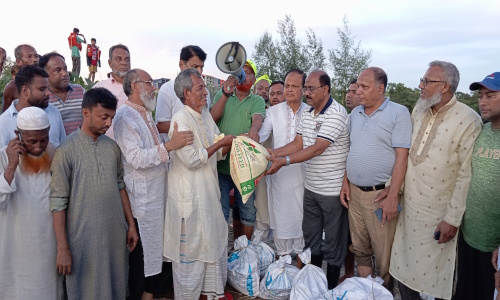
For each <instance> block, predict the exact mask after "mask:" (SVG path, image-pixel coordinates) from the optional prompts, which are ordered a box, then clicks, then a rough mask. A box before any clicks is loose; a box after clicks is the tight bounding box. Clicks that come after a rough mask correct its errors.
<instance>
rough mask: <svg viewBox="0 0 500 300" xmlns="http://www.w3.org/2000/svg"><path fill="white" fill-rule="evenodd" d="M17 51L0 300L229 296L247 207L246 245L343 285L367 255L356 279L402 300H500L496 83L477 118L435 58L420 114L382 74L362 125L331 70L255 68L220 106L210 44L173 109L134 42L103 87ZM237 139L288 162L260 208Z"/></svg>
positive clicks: (188, 70) (180, 85)
mask: <svg viewBox="0 0 500 300" xmlns="http://www.w3.org/2000/svg"><path fill="white" fill-rule="evenodd" d="M14 55H15V58H16V65H17V66H19V69H18V71H17V73H16V74H15V79H14V80H13V81H11V82H9V84H8V85H7V86H6V88H5V92H4V99H3V103H2V108H3V109H2V112H3V113H2V114H1V115H0V128H1V130H0V253H1V254H2V255H1V256H0V298H1V299H24V298H26V299H30V298H37V299H125V298H127V299H153V297H154V296H155V295H158V294H160V293H162V292H163V291H164V289H165V288H168V287H169V281H170V280H172V281H173V288H174V294H175V298H176V299H223V298H229V297H230V296H229V295H227V294H225V293H224V289H225V285H226V280H227V255H228V224H227V222H228V220H229V214H230V212H231V209H232V222H233V224H232V227H233V235H234V237H235V238H236V237H239V236H241V235H246V236H247V238H249V239H250V238H251V237H252V234H253V233H254V231H255V230H261V231H265V232H266V234H265V237H267V238H271V237H272V238H273V239H274V243H275V245H276V253H277V255H278V256H282V255H286V254H292V253H295V254H298V253H300V252H302V251H303V250H305V249H307V248H310V249H311V254H312V257H311V263H312V264H314V265H316V266H320V267H321V266H322V264H323V261H325V262H326V265H327V269H326V275H327V276H326V277H327V280H328V288H329V289H332V288H334V287H335V286H337V284H338V283H339V282H341V281H342V280H344V279H345V278H348V277H350V276H354V274H355V272H354V262H353V258H355V260H356V262H357V273H358V276H361V277H367V276H374V275H378V276H380V277H381V278H382V279H383V282H384V283H383V284H384V286H385V287H386V288H387V289H389V290H392V289H393V288H394V282H393V281H394V279H396V280H397V281H398V286H399V290H400V293H401V296H402V298H403V299H404V300H406V299H420V293H423V294H427V295H430V296H433V297H435V298H436V299H493V297H494V291H495V287H496V288H497V289H500V272H498V271H497V270H498V249H499V246H500V222H499V220H500V198H499V197H500V196H499V195H500V185H499V184H498V178H500V72H496V73H492V74H490V75H488V76H486V78H484V79H483V80H482V81H479V82H474V83H472V84H471V85H470V89H471V90H473V91H476V90H477V91H478V92H479V109H480V113H481V116H479V115H478V114H477V113H476V112H475V111H473V110H472V109H471V108H469V107H467V106H466V105H464V104H463V103H461V102H458V101H457V99H456V98H455V96H454V94H455V92H456V90H457V87H458V84H459V80H460V75H459V71H458V69H457V68H456V67H455V65H453V64H452V63H449V62H444V61H433V62H431V63H430V64H429V67H428V69H427V71H426V72H425V74H424V76H423V78H421V79H420V85H419V88H420V90H421V96H420V99H419V100H418V102H417V105H416V107H415V109H414V110H413V112H412V113H411V114H410V112H409V111H408V109H407V108H405V107H404V106H402V105H400V104H397V103H395V102H393V101H391V100H390V99H389V98H388V97H386V96H385V95H386V87H387V75H386V73H385V71H384V70H383V69H381V68H378V67H369V68H366V69H364V70H363V71H362V72H361V73H360V74H359V75H358V77H357V78H355V79H353V80H352V81H351V84H350V86H349V89H348V90H347V96H346V106H347V109H348V110H349V111H350V114H348V111H347V110H346V108H344V107H343V106H342V105H340V104H339V103H338V102H337V101H336V100H334V99H333V98H332V97H331V91H330V87H331V80H330V77H329V76H328V74H327V73H326V72H325V71H322V70H316V71H313V72H311V73H309V74H306V73H305V72H304V71H302V70H300V69H292V70H290V71H289V72H288V73H287V74H286V76H285V78H283V80H282V81H271V80H269V78H268V77H267V75H264V76H261V77H259V78H256V75H257V74H258V71H257V67H256V66H255V64H254V63H253V62H252V61H251V60H247V61H246V63H245V65H244V67H243V70H244V72H245V74H246V76H245V77H246V79H245V81H244V82H242V83H239V82H238V80H237V79H236V78H234V77H232V76H230V77H229V78H228V79H227V80H226V81H225V82H224V83H223V85H222V86H221V89H220V90H219V91H218V92H217V93H216V94H215V95H214V97H213V101H211V97H210V95H209V94H208V90H207V89H206V86H205V83H204V80H203V77H202V75H201V74H202V72H203V67H204V62H205V60H206V59H207V54H206V53H205V52H204V51H203V50H202V49H201V48H200V47H198V46H194V45H189V46H186V47H184V48H182V49H181V51H180V60H179V68H180V73H179V74H178V76H177V77H176V78H175V79H174V80H171V81H169V82H167V83H166V84H164V85H162V86H161V88H160V90H159V91H158V97H157V98H156V96H155V95H156V92H157V91H156V88H155V86H154V84H153V79H152V78H151V76H150V75H149V74H148V73H147V72H146V71H145V70H142V69H137V68H135V69H132V68H131V64H130V56H131V54H130V52H129V49H128V48H127V47H126V46H125V45H122V44H118V45H114V46H112V47H111V48H110V49H109V60H108V63H109V66H110V68H111V69H112V72H111V73H110V76H109V78H108V79H106V80H104V81H101V82H98V83H97V84H96V85H95V86H94V88H92V89H90V90H88V91H85V90H84V89H83V88H82V87H81V86H80V85H77V84H70V77H69V73H68V70H67V65H66V62H65V59H64V57H63V56H62V55H60V54H58V53H56V52H51V53H47V54H45V55H43V56H40V57H39V55H38V54H37V52H36V50H35V48H34V47H32V46H30V45H20V46H18V47H16V49H15V51H14ZM5 56H6V54H5V51H4V50H3V49H2V48H0V59H2V60H1V61H0V66H1V67H3V62H4V60H5ZM303 100H305V101H303ZM154 111H155V118H153V112H154ZM483 120H485V121H488V122H487V123H485V124H483ZM237 135H246V136H248V137H249V138H251V139H253V140H254V141H256V142H259V143H263V144H264V145H266V147H268V148H269V154H270V156H269V157H268V159H269V161H270V162H271V163H272V164H271V166H270V168H269V169H268V170H267V171H266V172H265V175H266V177H265V180H261V181H260V183H259V185H258V186H257V190H256V192H255V193H254V194H253V195H252V196H251V197H250V198H249V199H248V201H246V202H243V201H242V197H241V195H240V193H239V192H238V189H237V188H235V183H234V182H233V180H232V179H231V176H230V164H229V153H230V148H231V144H232V140H233V138H234V136H237ZM231 193H234V204H233V205H232V207H231V201H230V198H231ZM270 231H272V234H271V233H270ZM457 248H458V250H457ZM343 264H345V276H344V277H343V278H339V277H340V271H341V267H342V265H343ZM297 266H298V267H299V268H301V267H302V266H303V263H302V262H301V261H300V258H298V257H297ZM495 297H497V296H495ZM497 299H499V298H497Z"/></svg>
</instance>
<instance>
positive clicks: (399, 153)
mask: <svg viewBox="0 0 500 300" xmlns="http://www.w3.org/2000/svg"><path fill="white" fill-rule="evenodd" d="M357 85H358V89H357V91H356V95H357V96H358V97H359V103H360V105H359V106H357V107H356V108H354V109H353V110H352V112H351V115H350V118H349V123H348V125H349V132H350V142H351V148H350V150H349V155H348V156H347V166H346V175H345V176H344V183H343V185H342V190H341V192H340V201H341V202H342V204H343V205H344V206H345V207H347V208H349V229H350V232H351V238H352V245H351V246H350V250H351V251H352V252H353V253H354V255H355V256H356V260H357V263H358V274H359V276H360V277H366V276H368V275H372V273H373V264H372V255H375V262H376V268H377V274H378V275H379V276H380V277H382V278H383V279H384V286H385V287H386V288H388V289H389V290H392V287H393V282H392V278H391V275H390V274H389V261H390V255H391V247H392V241H393V239H394V232H395V230H396V221H397V216H398V209H397V207H398V203H399V191H400V188H401V184H402V183H403V179H404V176H405V172H406V165H407V162H408V149H409V148H410V143H411V133H412V125H411V118H410V113H409V112H408V109H407V108H406V107H404V106H402V105H400V104H397V103H394V102H392V101H390V100H389V98H385V96H384V95H385V88H386V86H387V75H386V73H385V72H384V70H382V69H380V68H377V67H371V68H367V69H365V70H364V71H363V72H361V74H360V75H359V77H358V80H357ZM389 181H391V182H392V184H390V187H387V190H388V194H387V196H386V197H385V198H384V199H380V198H381V197H377V195H378V194H379V193H380V191H381V190H384V189H386V185H387V186H389V184H388V182H389ZM379 200H380V201H379ZM377 213H378V214H379V215H380V220H379V218H377Z"/></svg>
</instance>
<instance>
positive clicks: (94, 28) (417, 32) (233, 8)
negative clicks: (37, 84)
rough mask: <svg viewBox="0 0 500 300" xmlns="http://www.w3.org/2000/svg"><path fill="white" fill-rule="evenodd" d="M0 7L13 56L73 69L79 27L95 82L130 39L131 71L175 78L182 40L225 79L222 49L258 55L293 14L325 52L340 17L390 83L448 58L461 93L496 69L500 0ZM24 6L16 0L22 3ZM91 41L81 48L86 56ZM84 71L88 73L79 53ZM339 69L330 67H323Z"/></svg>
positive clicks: (29, 2)
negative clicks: (43, 58)
mask: <svg viewBox="0 0 500 300" xmlns="http://www.w3.org/2000/svg"><path fill="white" fill-rule="evenodd" d="M17 3H18V2H16V1H12V0H9V1H7V2H6V3H3V4H2V13H1V17H0V18H1V19H0V20H1V21H2V23H3V24H4V25H3V26H4V29H2V30H1V31H0V46H1V47H3V48H4V49H6V51H7V55H8V56H10V57H11V58H13V57H14V48H15V47H16V46H17V45H19V44H23V43H28V44H31V45H33V46H34V47H35V48H36V49H37V52H38V53H39V54H45V53H47V52H50V51H54V50H55V51H57V52H59V53H61V54H62V55H64V56H65V57H66V62H67V64H68V69H71V52H70V50H69V46H68V40H67V37H68V35H69V34H70V32H71V31H72V30H73V28H74V27H77V28H79V29H80V33H82V34H84V35H85V37H86V38H87V41H88V42H89V43H90V38H92V37H94V38H96V39H97V45H98V46H99V47H100V49H101V51H102V58H101V63H102V68H100V69H99V72H98V73H97V74H96V80H102V79H106V74H107V73H108V72H110V68H109V66H108V64H107V60H108V58H109V56H108V49H109V47H111V46H112V45H114V44H118V43H122V44H124V45H127V46H128V47H129V49H130V53H131V63H132V68H141V69H144V70H146V71H147V72H148V73H150V75H151V76H152V77H153V78H155V79H156V78H161V77H165V78H174V77H175V76H176V74H177V73H178V72H179V67H178V64H179V53H180V49H181V48H182V47H183V46H186V45H189V44H193V45H198V46H200V47H201V48H202V49H203V50H204V51H205V52H206V53H207V54H208V56H207V60H206V62H205V69H204V73H205V74H208V75H212V76H215V77H217V78H221V79H225V78H227V76H228V75H226V74H224V73H222V72H220V71H219V70H218V68H217V66H216V65H215V54H216V52H217V49H218V48H219V47H220V46H221V45H222V44H224V43H226V42H230V41H238V42H240V43H241V44H242V45H243V46H244V47H245V49H246V51H247V55H248V56H249V58H252V55H253V53H254V52H255V51H254V45H255V43H256V42H257V41H258V39H259V37H260V36H261V35H262V34H263V33H264V32H266V31H267V32H269V33H271V34H272V36H273V37H274V39H278V38H279V35H278V33H277V29H278V20H283V19H284V18H285V15H290V16H291V18H292V19H293V21H294V23H295V27H296V29H297V37H298V38H299V39H300V40H301V41H302V43H304V44H305V43H306V35H305V32H306V30H307V29H308V28H311V29H312V30H313V31H314V32H315V33H316V36H317V37H318V38H319V39H321V41H322V43H323V48H324V51H325V56H326V57H327V58H328V50H329V49H335V48H337V47H338V35H337V28H338V27H341V26H342V18H343V17H344V15H346V16H347V18H348V20H349V27H350V29H351V31H352V34H353V36H355V39H356V40H357V41H361V47H362V48H363V49H371V50H372V61H371V63H370V64H369V65H370V66H377V67H381V68H382V69H384V70H385V71H386V73H387V74H388V77H389V82H396V83H397V82H402V83H404V85H405V86H408V87H411V88H416V87H417V86H418V83H419V78H421V77H423V75H424V73H425V71H426V69H427V67H428V63H429V62H431V61H433V60H445V61H449V62H452V63H454V64H455V65H456V66H457V67H458V69H459V71H460V73H461V80H460V84H459V87H458V90H459V91H462V92H469V89H468V87H469V84H470V83H471V82H474V81H481V80H482V79H483V78H484V77H485V76H487V75H488V74H491V73H492V72H495V71H500V30H499V29H500V25H499V24H500V22H499V21H500V1H498V0H487V1H481V0H477V1H462V0H455V1H447V0H442V1H427V0H421V1H407V0H399V1H389V0H378V1H373V0H360V1H357V0H351V1H342V2H341V1H315V0H311V1H293V0H292V1H261V0H256V1H248V2H242V3H239V2H237V1H225V0H224V1H199V0H191V1H152V0H149V1H130V0H124V1H107V0H102V1H90V2H83V1H77V2H68V1H59V0H48V1H43V2H42V1H34V0H26V1H23V2H22V6H21V5H19V6H18V5H16V4H17ZM19 3H20V2H19ZM85 49H86V46H85V45H83V56H84V55H85V52H84V51H85ZM81 63H82V71H81V75H82V76H88V68H87V66H86V60H85V57H82V61H81ZM326 71H327V72H328V73H329V74H330V75H333V70H332V69H327V70H326Z"/></svg>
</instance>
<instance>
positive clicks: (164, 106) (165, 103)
mask: <svg viewBox="0 0 500 300" xmlns="http://www.w3.org/2000/svg"><path fill="white" fill-rule="evenodd" d="M174 83H175V79H172V80H169V81H167V82H165V83H164V84H163V85H162V86H161V88H160V91H159V92H158V98H157V100H156V112H155V119H156V124H158V122H170V120H172V116H173V115H175V113H176V112H178V111H180V110H182V109H183V108H184V104H182V102H181V99H179V97H177V95H176V94H175V91H174ZM207 92H208V90H207ZM210 104H211V100H210V93H209V92H208V95H207V107H210ZM171 126H173V124H171ZM161 135H162V137H163V140H164V141H165V142H168V141H169V140H170V138H169V137H168V134H167V133H162V134H161Z"/></svg>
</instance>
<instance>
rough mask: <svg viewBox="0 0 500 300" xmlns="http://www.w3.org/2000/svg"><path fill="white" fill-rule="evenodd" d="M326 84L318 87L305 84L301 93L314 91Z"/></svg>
mask: <svg viewBox="0 0 500 300" xmlns="http://www.w3.org/2000/svg"><path fill="white" fill-rule="evenodd" d="M324 86H326V85H320V86H318V87H312V86H305V87H304V88H303V89H302V93H304V94H305V93H306V92H309V93H312V92H314V91H315V90H317V89H319V88H322V87H324Z"/></svg>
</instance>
